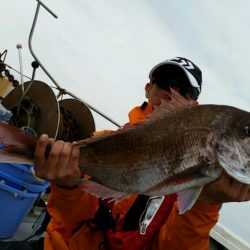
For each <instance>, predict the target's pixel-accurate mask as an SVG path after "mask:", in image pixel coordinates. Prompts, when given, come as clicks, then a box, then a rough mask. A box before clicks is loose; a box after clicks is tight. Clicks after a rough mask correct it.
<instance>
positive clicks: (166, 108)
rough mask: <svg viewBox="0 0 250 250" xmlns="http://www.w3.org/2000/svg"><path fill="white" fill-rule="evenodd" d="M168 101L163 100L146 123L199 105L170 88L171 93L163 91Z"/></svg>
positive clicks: (149, 115) (155, 107)
mask: <svg viewBox="0 0 250 250" xmlns="http://www.w3.org/2000/svg"><path fill="white" fill-rule="evenodd" d="M163 92H164V94H165V95H166V96H167V97H168V100H164V99H161V104H160V105H159V106H154V111H153V112H151V113H149V114H148V116H147V118H146V120H145V122H150V121H152V120H156V119H159V118H161V117H163V116H165V115H166V114H169V113H173V112H178V111H180V110H183V109H188V108H192V107H194V106H197V105H198V102H197V101H195V100H192V99H190V98H186V97H184V96H182V95H181V94H180V93H179V92H178V91H176V90H174V89H172V88H170V92H169V91H168V92H167V91H163Z"/></svg>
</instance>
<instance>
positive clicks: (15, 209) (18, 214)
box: [0, 180, 39, 239]
mask: <svg viewBox="0 0 250 250" xmlns="http://www.w3.org/2000/svg"><path fill="white" fill-rule="evenodd" d="M38 196H39V193H29V192H27V191H21V190H18V189H15V188H13V187H11V186H8V185H6V184H5V183H4V181H3V180H2V181H0V201H1V205H0V238H2V239H4V238H10V237H12V236H13V235H14V234H15V232H16V230H17V229H18V227H19V225H20V224H21V222H22V220H23V218H24V217H25V216H26V215H27V214H28V212H29V211H30V209H31V208H32V205H33V203H34V202H35V201H36V199H37V198H38Z"/></svg>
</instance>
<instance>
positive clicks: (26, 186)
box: [0, 170, 49, 216]
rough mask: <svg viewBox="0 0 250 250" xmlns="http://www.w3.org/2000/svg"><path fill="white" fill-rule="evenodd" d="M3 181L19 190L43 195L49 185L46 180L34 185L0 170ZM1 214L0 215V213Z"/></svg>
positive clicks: (0, 177) (0, 178)
mask: <svg viewBox="0 0 250 250" xmlns="http://www.w3.org/2000/svg"><path fill="white" fill-rule="evenodd" d="M1 180H2V182H4V184H5V185H7V186H10V187H13V188H15V189H18V190H20V191H26V192H29V193H39V194H40V195H43V194H44V193H45V191H46V188H47V187H48V186H49V183H48V182H44V183H43V185H36V184H31V183H28V182H25V181H23V180H20V179H17V178H15V177H13V176H10V175H8V174H6V173H5V172H2V171H1V170H0V181H1ZM0 216H1V215H0Z"/></svg>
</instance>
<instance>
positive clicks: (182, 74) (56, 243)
mask: <svg viewBox="0 0 250 250" xmlns="http://www.w3.org/2000/svg"><path fill="white" fill-rule="evenodd" d="M149 79H150V82H149V83H147V84H146V86H145V93H146V98H147V99H148V103H147V102H144V103H143V104H142V105H141V106H139V107H135V108H134V109H132V110H131V111H130V112H129V124H128V125H126V126H124V128H123V129H121V130H118V131H116V132H111V133H110V134H108V135H97V136H96V137H94V138H93V139H87V140H85V141H83V142H73V143H69V142H64V141H60V140H59V141H54V140H53V139H51V138H48V136H47V135H42V136H41V137H40V138H39V140H38V142H37V146H36V150H35V158H34V163H35V171H36V175H37V176H38V177H40V178H43V179H46V180H49V181H51V195H50V198H49V201H48V206H47V209H48V212H49V214H50V215H51V217H52V220H51V222H50V223H49V225H48V227H47V232H46V236H45V242H44V244H45V246H44V249H47V250H52V249H53V250H56V249H65V250H66V249H71V250H80V249H88V250H96V249H110V250H116V249H126V250H139V249H153V250H161V249H197V250H198V249H208V248H209V232H210V230H211V229H212V228H213V226H214V225H215V224H216V222H217V220H218V216H219V209H220V206H221V204H222V203H224V202H233V201H237V202H241V201H248V200H250V185H249V184H250V169H249V168H250V167H249V162H250V160H249V155H248V154H247V153H248V152H249V149H250V148H249V143H250V141H249V140H250V139H249V138H248V137H249V135H250V125H249V124H250V120H249V124H248V121H245V120H244V119H245V118H244V117H245V116H246V115H245V113H247V112H245V113H244V112H243V111H242V112H240V115H236V118H237V122H235V121H233V122H232V123H230V124H235V126H234V127H237V126H238V124H239V123H241V121H242V126H243V127H242V130H241V131H240V139H239V140H238V141H237V142H235V141H234V140H231V137H230V136H224V134H226V135H227V133H226V132H223V133H224V134H223V136H222V135H221V134H220V131H227V130H226V126H222V125H221V120H219V121H218V122H217V120H216V119H217V117H223V114H224V113H228V114H230V115H229V116H230V117H234V115H231V114H234V112H236V111H235V110H234V109H231V108H230V107H222V109H223V110H222V111H221V110H220V109H221V107H214V106H213V105H211V106H209V105H208V106H207V107H202V106H204V105H197V101H196V100H197V98H198V96H199V94H200V91H201V87H202V74H201V71H200V69H199V68H198V67H197V66H196V65H195V64H194V63H193V62H192V61H190V60H188V59H186V58H181V57H176V58H173V59H171V60H166V61H164V62H161V63H159V64H157V65H156V66H155V67H154V68H153V69H152V70H151V72H150V74H149ZM224 109H225V111H224ZM215 113H216V115H217V116H214V114H215ZM236 113H237V112H236ZM173 114H174V115H173ZM242 114H243V115H242ZM184 116H185V119H184V122H181V119H182V117H184ZM242 117H243V118H242ZM223 119H224V120H230V118H229V119H227V117H225V118H224V117H223ZM165 120H166V122H165V123H164V121H165ZM200 120H201V122H200ZM207 120H209V122H208V121H207ZM230 122H231V120H230ZM163 123H164V124H167V125H166V126H165V125H164V126H163V125H162V124H163ZM198 123H200V124H202V126H203V127H199V125H197V124H198ZM209 126H211V127H212V129H210V130H209V129H208V127H209ZM240 126H241V124H240ZM217 128H218V129H217ZM176 130H177V133H176ZM232 130H233V129H232ZM211 131H212V132H211ZM165 132H166V133H167V135H166V139H164V136H165ZM210 132H211V133H210ZM174 133H176V135H175V134H174ZM187 133H188V134H192V136H186V134H187ZM233 133H234V131H233ZM235 133H236V132H235ZM138 134H141V135H138ZM218 134H220V137H216V135H218ZM172 135H174V136H172ZM179 135H180V136H179ZM171 136H172V137H171ZM237 136H238V134H237ZM170 137H171V138H170ZM177 137H178V138H177ZM162 138H163V139H164V140H163V139H162ZM186 138H188V139H186ZM161 140H163V141H161ZM220 141H222V142H223V143H219V142H220ZM161 143H162V144H161ZM48 144H50V145H51V150H50V153H49V155H48V156H47V153H46V152H47V145H48ZM158 144H160V145H158ZM238 144H240V147H238ZM78 145H81V149H80V147H79V146H78ZM231 145H233V147H234V151H235V152H233V153H231V151H232V150H230V149H231V148H229V147H230V146H231ZM225 152H226V153H225ZM165 155H167V156H165ZM228 155H229V156H228ZM228 163H230V164H228ZM229 165H230V166H229ZM231 165H233V166H231ZM235 165H237V166H236V167H235ZM238 165H239V166H238ZM79 166H80V168H79ZM82 173H85V174H87V175H88V176H86V175H83V174H82ZM89 175H90V176H91V177H90V176H89ZM232 177H233V178H232ZM137 193H138V194H139V195H138V194H137Z"/></svg>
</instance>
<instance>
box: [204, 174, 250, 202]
mask: <svg viewBox="0 0 250 250" xmlns="http://www.w3.org/2000/svg"><path fill="white" fill-rule="evenodd" d="M199 200H200V201H203V202H205V203H208V204H221V203H225V202H241V201H249V200H250V185H247V184H242V183H240V182H238V181H236V180H234V179H233V178H231V177H230V176H229V175H227V174H226V173H223V175H222V176H221V177H220V179H219V180H217V181H215V182H213V183H210V184H208V185H207V186H205V187H204V188H203V190H202V193H201V195H200V197H199Z"/></svg>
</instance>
